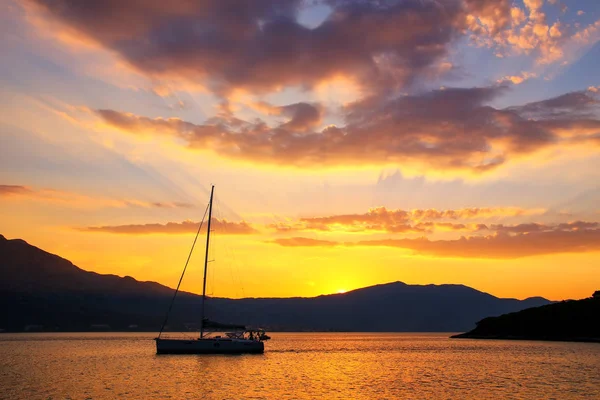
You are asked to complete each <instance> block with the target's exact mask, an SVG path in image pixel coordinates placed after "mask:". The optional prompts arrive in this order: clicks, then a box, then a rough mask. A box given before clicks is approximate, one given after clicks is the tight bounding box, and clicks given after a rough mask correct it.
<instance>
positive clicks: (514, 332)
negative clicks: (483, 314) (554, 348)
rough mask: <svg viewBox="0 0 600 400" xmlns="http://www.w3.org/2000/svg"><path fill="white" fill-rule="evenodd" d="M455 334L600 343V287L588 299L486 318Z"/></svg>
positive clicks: (461, 335)
mask: <svg viewBox="0 0 600 400" xmlns="http://www.w3.org/2000/svg"><path fill="white" fill-rule="evenodd" d="M452 337H453V338H461V339H462V338H467V339H516V340H556V341H570V342H599V343H600V291H596V292H595V293H594V294H593V296H592V297H590V298H587V299H582V300H567V301H561V302H559V303H554V304H548V305H545V306H541V307H535V308H528V309H526V310H522V311H519V312H514V313H510V314H505V315H501V316H499V317H489V318H485V319H483V320H481V321H479V322H478V323H477V327H476V328H475V329H473V330H472V331H469V332H466V333H462V334H460V335H455V336H452Z"/></svg>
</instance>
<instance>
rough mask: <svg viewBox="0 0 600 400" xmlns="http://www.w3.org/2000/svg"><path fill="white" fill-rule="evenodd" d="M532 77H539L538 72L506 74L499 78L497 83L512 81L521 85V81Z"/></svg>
mask: <svg viewBox="0 0 600 400" xmlns="http://www.w3.org/2000/svg"><path fill="white" fill-rule="evenodd" d="M531 78H537V74H536V73H533V72H527V71H524V72H522V73H521V74H520V75H507V76H504V77H503V78H501V79H498V80H497V81H496V82H497V83H503V82H512V83H513V84H515V85H520V84H521V83H523V82H525V81H527V80H529V79H531Z"/></svg>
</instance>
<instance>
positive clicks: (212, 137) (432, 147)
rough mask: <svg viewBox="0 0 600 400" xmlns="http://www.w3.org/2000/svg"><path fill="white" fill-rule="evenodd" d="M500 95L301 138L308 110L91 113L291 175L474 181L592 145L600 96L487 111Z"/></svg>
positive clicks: (407, 108) (385, 104) (354, 110)
mask: <svg viewBox="0 0 600 400" xmlns="http://www.w3.org/2000/svg"><path fill="white" fill-rule="evenodd" d="M505 90H507V88H505V87H503V86H494V87H483V88H470V89H460V88H447V89H443V90H435V91H432V92H428V93H423V94H420V95H411V96H401V97H395V98H385V97H384V98H382V97H379V96H377V97H371V98H368V99H364V100H361V101H359V102H355V103H352V104H351V105H349V106H347V107H345V108H344V114H345V125H344V126H340V127H338V126H335V125H332V126H329V127H326V128H325V129H323V130H322V131H320V132H319V131H306V130H304V131H303V132H302V134H298V132H297V130H298V129H307V128H308V127H309V126H310V125H311V124H312V125H314V124H315V123H316V121H317V120H318V118H319V117H318V115H319V114H318V113H317V111H315V108H314V107H313V106H309V105H305V104H302V105H300V104H294V105H292V106H290V107H291V108H289V109H286V110H287V111H286V112H289V114H288V118H289V119H288V120H287V121H284V122H282V123H280V124H279V125H277V126H274V127H271V126H269V125H267V124H266V123H265V122H264V121H261V120H256V121H253V122H246V121H242V120H240V119H237V118H231V117H215V118H212V119H211V120H209V121H207V123H205V124H193V123H190V122H186V121H182V120H180V119H176V118H169V119H164V118H155V119H151V118H147V117H143V116H137V115H134V114H129V113H123V112H119V111H114V110H98V111H97V112H96V113H97V115H98V116H100V117H101V118H102V119H103V120H104V121H105V122H106V123H107V124H109V125H111V126H113V127H115V128H118V129H120V130H122V131H125V132H128V133H132V134H136V135H159V136H165V137H172V138H175V139H177V140H178V141H180V142H183V143H185V144H186V145H187V147H188V148H190V149H198V150H209V151H212V152H214V153H216V154H218V155H220V156H222V157H226V158H231V159H238V160H244V161H250V162H253V163H260V164H274V165H287V166H294V167H309V168H310V167H312V168H318V167H328V166H347V165H352V166H362V165H392V164H395V165H398V164H409V165H416V166H419V167H421V168H426V169H438V170H440V169H444V170H450V171H470V172H474V173H482V172H486V171H489V170H493V169H495V168H497V167H498V166H500V165H503V164H505V163H507V162H508V161H509V160H510V158H511V157H519V156H523V155H530V154H534V153H535V152H537V151H539V150H542V149H545V148H549V147H553V146H559V147H564V146H566V145H569V144H579V143H585V142H589V144H591V145H593V144H595V143H598V140H597V138H596V136H595V135H597V133H598V132H600V119H598V117H597V116H596V115H597V111H598V110H599V108H600V107H599V101H598V94H597V93H595V92H593V91H589V90H586V91H580V92H572V93H568V94H565V95H562V96H559V97H556V98H552V99H547V100H544V101H539V102H535V103H529V104H525V105H522V106H516V107H509V108H505V109H496V108H494V107H492V106H490V105H488V103H489V102H490V101H491V100H493V99H494V98H496V97H497V96H499V95H500V94H501V93H503V92H504V91H505Z"/></svg>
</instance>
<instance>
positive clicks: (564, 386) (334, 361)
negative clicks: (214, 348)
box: [0, 333, 600, 400]
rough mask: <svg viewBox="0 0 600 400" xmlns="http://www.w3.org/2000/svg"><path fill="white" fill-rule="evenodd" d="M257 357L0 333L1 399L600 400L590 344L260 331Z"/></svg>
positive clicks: (80, 336)
mask: <svg viewBox="0 0 600 400" xmlns="http://www.w3.org/2000/svg"><path fill="white" fill-rule="evenodd" d="M270 335H271V337H272V339H271V340H270V341H268V342H266V345H265V353H264V354H262V355H156V348H155V342H154V340H153V338H154V337H155V336H156V335H155V334H152V333H27V334H7V333H4V334H0V398H1V399H11V400H13V399H14V400H18V399H27V400H30V399H561V400H562V399H600V344H597V343H567V342H537V341H504V340H469V339H449V338H448V337H449V335H450V334H448V333H271V334H270Z"/></svg>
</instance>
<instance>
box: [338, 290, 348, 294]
mask: <svg viewBox="0 0 600 400" xmlns="http://www.w3.org/2000/svg"><path fill="white" fill-rule="evenodd" d="M337 292H338V293H339V294H342V293H346V292H347V290H346V289H339V290H338V291H337Z"/></svg>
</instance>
